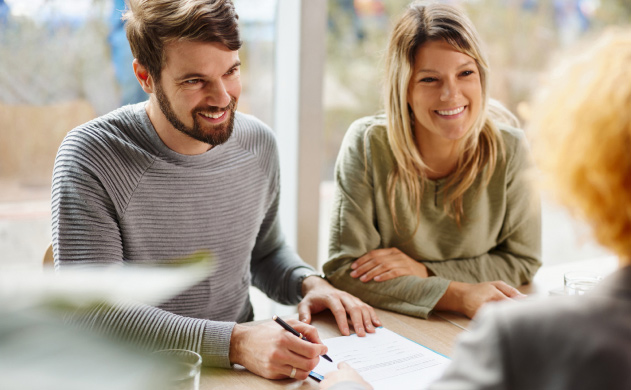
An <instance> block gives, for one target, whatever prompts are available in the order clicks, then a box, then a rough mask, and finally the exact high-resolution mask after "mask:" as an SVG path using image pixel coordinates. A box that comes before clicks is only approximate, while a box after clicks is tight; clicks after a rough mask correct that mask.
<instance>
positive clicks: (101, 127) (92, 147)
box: [57, 104, 154, 167]
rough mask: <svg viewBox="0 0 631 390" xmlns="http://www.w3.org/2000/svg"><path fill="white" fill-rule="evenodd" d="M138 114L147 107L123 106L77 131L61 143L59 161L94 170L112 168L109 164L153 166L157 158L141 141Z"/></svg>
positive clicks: (140, 125)
mask: <svg viewBox="0 0 631 390" xmlns="http://www.w3.org/2000/svg"><path fill="white" fill-rule="evenodd" d="M139 110H144V105H142V104H139V105H129V106H124V107H121V108H119V109H117V110H114V111H112V112H110V113H108V114H105V115H103V116H100V117H98V118H95V119H93V120H91V121H89V122H86V123H84V124H82V125H80V126H77V127H75V128H74V129H72V130H71V131H69V132H68V134H67V135H66V137H65V138H64V140H63V141H62V143H61V146H60V147H59V151H58V153H57V155H58V157H59V158H60V159H63V160H64V161H69V160H74V161H76V162H80V163H81V164H88V165H94V166H96V165H99V166H100V165H102V166H111V165H112V164H106V162H108V161H109V162H112V161H115V162H116V163H117V164H119V166H123V165H125V166H126V165H129V164H131V165H138V164H140V165H142V166H146V165H147V164H150V163H151V162H152V161H153V159H154V156H153V155H152V153H151V152H149V151H148V150H147V145H146V143H147V142H146V141H144V143H143V141H142V135H141V134H140V133H141V130H139V129H140V128H141V127H142V126H144V124H142V123H141V119H139V118H140V117H139V115H138V114H139V112H140V111H139ZM112 167H113V166H112Z"/></svg>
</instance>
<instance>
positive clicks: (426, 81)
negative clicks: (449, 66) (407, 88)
mask: <svg viewBox="0 0 631 390" xmlns="http://www.w3.org/2000/svg"><path fill="white" fill-rule="evenodd" d="M433 81H436V79H435V78H433V77H424V78H422V79H421V83H431V82H433Z"/></svg>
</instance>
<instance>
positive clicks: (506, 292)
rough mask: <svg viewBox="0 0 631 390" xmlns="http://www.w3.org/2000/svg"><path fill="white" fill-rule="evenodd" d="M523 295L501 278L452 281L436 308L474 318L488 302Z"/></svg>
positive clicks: (521, 296)
mask: <svg viewBox="0 0 631 390" xmlns="http://www.w3.org/2000/svg"><path fill="white" fill-rule="evenodd" d="M523 297H525V295H524V294H522V293H520V292H519V290H517V289H516V288H514V287H511V286H509V285H508V284H506V283H504V282H502V281H499V280H498V281H494V282H484V283H475V284H471V283H461V282H451V283H449V287H447V291H446V292H445V294H444V295H443V296H442V298H440V300H439V301H438V303H436V306H435V307H434V309H436V310H450V311H457V312H459V313H462V314H464V315H466V316H467V317H469V318H473V316H475V313H476V312H477V311H478V310H479V309H480V308H481V307H482V306H483V305H484V304H485V303H487V302H492V301H509V300H511V299H515V298H523Z"/></svg>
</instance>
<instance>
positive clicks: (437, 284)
mask: <svg viewBox="0 0 631 390" xmlns="http://www.w3.org/2000/svg"><path fill="white" fill-rule="evenodd" d="M385 124H386V122H385V116H383V115H380V116H373V117H367V118H363V119H360V120H357V121H356V122H355V123H353V124H352V125H351V127H350V129H349V130H348V132H347V133H346V136H345V138H344V141H343V143H342V146H341V149H340V154H339V156H338V159H337V163H336V167H335V180H336V191H335V200H334V208H333V213H332V219H331V235H330V237H331V238H330V242H329V261H328V262H327V263H326V264H325V265H324V272H325V273H326V275H327V278H328V279H329V280H330V281H331V283H332V284H333V285H334V286H336V287H337V288H340V289H343V290H346V291H348V292H350V293H351V294H353V295H355V296H357V297H359V298H361V299H363V300H364V301H365V302H367V303H369V304H371V305H373V306H375V307H379V308H383V309H387V310H392V311H396V312H400V313H404V314H408V315H413V316H417V317H422V318H427V316H428V315H429V313H430V312H431V310H432V308H433V307H434V306H435V305H436V303H437V302H438V300H439V299H440V298H441V297H442V296H443V294H444V293H445V291H446V290H447V287H448V285H449V282H450V281H451V280H454V281H460V282H469V283H478V282H483V281H492V280H503V281H505V282H506V283H508V284H510V285H512V286H519V285H521V284H524V283H528V282H530V281H531V280H532V278H533V276H534V274H535V272H536V271H537V269H538V268H539V267H540V265H541V261H540V257H541V213H540V203H539V199H538V197H537V196H536V195H535V194H534V192H533V191H532V190H531V189H530V187H529V185H528V183H527V181H526V180H525V176H526V175H524V173H526V171H527V170H528V169H527V168H528V167H529V166H530V160H529V153H528V149H527V147H526V142H525V139H524V134H523V132H522V131H521V130H518V129H514V128H508V127H501V129H500V130H501V134H502V138H503V142H504V145H505V149H506V155H505V158H503V157H502V156H501V155H500V156H499V157H498V161H497V165H496V168H495V171H494V172H493V175H492V177H491V181H490V183H489V184H488V186H486V187H484V186H480V185H479V184H480V182H481V181H482V177H483V175H482V174H480V175H478V179H477V181H476V182H475V183H474V185H473V186H472V187H471V188H470V189H469V190H468V191H467V192H466V194H465V196H464V219H463V221H462V222H461V226H460V227H458V225H457V223H456V221H455V220H454V219H453V218H451V217H449V216H448V215H447V214H446V213H445V212H444V209H443V203H442V200H443V195H444V194H443V193H442V192H441V186H442V185H444V184H445V182H446V179H440V180H427V181H426V182H425V186H424V192H423V196H422V200H421V208H420V222H419V227H418V230H417V231H416V233H415V234H414V236H412V237H411V236H410V234H411V233H412V232H413V231H414V229H415V227H416V224H417V218H416V216H415V212H414V207H412V206H411V205H410V203H409V201H408V199H407V198H406V197H404V196H401V197H399V198H397V199H396V214H397V218H398V221H399V232H401V234H397V233H396V232H395V229H394V224H393V220H392V214H391V212H390V209H389V207H388V198H389V197H388V189H387V178H388V174H389V173H390V172H391V171H392V169H393V167H394V166H395V159H394V156H393V154H392V151H391V149H390V145H389V142H388V137H387V134H386V126H385ZM391 247H396V248H398V249H400V250H401V251H403V252H404V253H406V254H407V255H408V256H410V257H411V258H413V259H415V260H418V261H420V262H422V263H423V264H424V265H425V266H426V267H427V268H428V269H429V270H430V271H431V272H432V273H433V274H434V275H436V276H432V277H429V278H419V277H416V276H402V277H398V278H395V279H392V280H388V281H384V282H375V281H370V282H361V281H360V280H359V279H354V278H351V277H350V271H351V269H350V266H351V263H352V262H353V261H354V260H356V259H357V258H359V257H361V256H362V255H364V254H366V253H367V252H369V251H371V250H373V249H378V248H391Z"/></svg>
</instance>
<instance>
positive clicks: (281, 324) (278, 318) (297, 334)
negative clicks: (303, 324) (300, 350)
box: [272, 316, 333, 363]
mask: <svg viewBox="0 0 631 390" xmlns="http://www.w3.org/2000/svg"><path fill="white" fill-rule="evenodd" d="M272 319H273V320H274V321H276V322H277V323H278V325H280V326H282V327H283V328H285V330H286V331H288V332H290V333H291V334H293V335H294V336H296V337H300V338H301V339H303V340H304V341H309V342H311V341H310V340H309V339H308V338H306V337H305V336H304V335H303V334H302V333H300V332H298V331H297V330H296V329H294V328H292V327H291V325H289V324H288V323H286V322H285V321H283V319H282V318H280V317H279V316H274V317H272ZM322 357H323V358H325V359H326V360H328V361H330V362H331V363H333V360H331V358H330V357H328V356H327V355H326V354H324V355H322Z"/></svg>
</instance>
